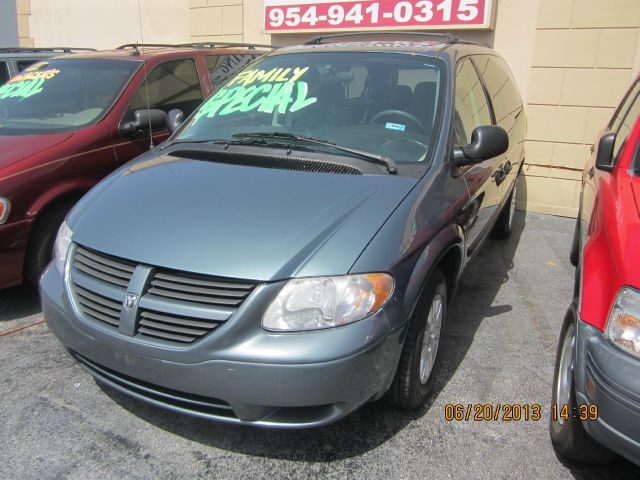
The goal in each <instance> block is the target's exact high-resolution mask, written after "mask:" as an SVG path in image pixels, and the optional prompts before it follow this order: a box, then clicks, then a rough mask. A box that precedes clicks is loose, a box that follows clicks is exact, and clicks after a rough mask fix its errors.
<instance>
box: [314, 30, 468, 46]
mask: <svg viewBox="0 0 640 480" xmlns="http://www.w3.org/2000/svg"><path fill="white" fill-rule="evenodd" d="M372 35H395V36H404V35H411V36H420V37H437V38H446V39H447V40H448V42H447V43H458V42H459V40H458V37H456V36H455V35H453V34H452V33H431V32H412V31H409V32H408V31H406V30H401V31H394V32H390V31H389V32H386V31H383V32H348V33H335V34H331V35H322V36H320V37H315V38H312V39H311V40H309V41H308V42H305V45H320V44H322V43H323V40H326V39H328V38H342V37H360V36H372Z"/></svg>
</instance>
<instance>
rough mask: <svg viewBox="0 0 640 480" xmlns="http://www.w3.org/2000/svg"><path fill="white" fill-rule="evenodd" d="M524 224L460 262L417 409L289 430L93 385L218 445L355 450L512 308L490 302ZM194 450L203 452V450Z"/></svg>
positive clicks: (318, 456) (299, 452)
mask: <svg viewBox="0 0 640 480" xmlns="http://www.w3.org/2000/svg"><path fill="white" fill-rule="evenodd" d="M524 225H525V215H524V213H522V212H518V213H517V214H516V218H515V220H514V228H513V232H512V235H511V237H510V238H509V239H508V240H503V241H495V240H488V241H487V243H486V244H485V245H484V246H483V248H482V249H481V251H480V252H479V253H478V256H477V257H476V258H475V259H474V260H473V261H472V262H471V263H470V264H469V266H468V268H467V269H466V271H465V273H464V275H463V278H462V280H461V284H460V289H459V291H458V294H457V295H456V297H455V299H454V302H453V304H452V307H451V309H450V311H449V320H450V325H454V328H449V329H446V330H445V334H444V337H443V341H442V343H441V347H440V348H441V349H442V350H441V355H442V356H441V358H440V370H439V374H438V377H437V378H436V382H435V387H434V393H433V395H432V396H431V398H430V399H429V401H428V402H427V404H426V405H425V406H424V407H422V408H421V409H419V410H418V411H416V412H401V411H398V410H395V409H394V408H392V407H391V406H389V405H388V404H386V403H385V401H384V400H381V401H378V402H374V403H370V404H367V405H364V406H363V407H362V408H360V409H359V410H357V411H356V412H354V413H352V414H351V415H349V416H348V417H347V418H345V419H343V420H341V421H339V422H337V423H335V424H333V425H329V426H327V427H322V428H317V429H312V430H293V431H292V430H264V429H257V428H253V427H245V426H237V425H225V424H220V423H215V422H211V421H207V420H203V419H198V418H193V417H189V416H185V415H180V414H176V413H172V412H168V411H165V410H162V409H160V408H156V407H153V406H149V405H147V404H145V403H143V402H140V401H138V400H135V399H132V398H130V397H128V396H126V395H124V394H121V393H120V392H118V391H115V390H113V389H111V388H110V387H107V386H104V385H100V384H99V385H100V388H101V389H102V390H103V391H104V392H105V393H106V394H107V395H108V396H109V397H111V398H112V399H113V400H114V401H116V402H117V403H119V404H120V405H121V406H123V407H124V408H126V409H127V410H129V411H130V412H131V413H133V414H134V415H136V416H138V417H141V418H143V419H144V420H146V421H148V422H150V423H152V424H154V425H156V426H158V427H159V428H162V429H164V430H168V431H170V432H172V433H174V434H176V435H180V436H182V437H185V438H188V439H190V440H192V441H195V442H198V443H201V444H203V445H207V446H211V447H215V448H218V449H224V450H228V451H233V452H237V453H242V454H245V455H252V456H260V457H269V458H279V459H288V460H298V461H314V462H317V461H332V460H339V459H344V458H349V457H354V456H357V455H361V454H363V453H365V452H367V451H370V450H372V449H374V448H376V447H378V446H379V445H381V444H383V443H384V442H386V441H388V440H389V439H390V438H392V437H393V436H394V435H396V433H398V432H399V431H401V430H402V429H404V428H405V427H406V426H407V425H408V424H410V423H411V422H412V421H414V420H417V419H419V418H420V417H422V416H423V415H424V414H426V413H427V412H428V411H429V408H430V407H431V405H432V404H433V402H434V400H435V399H436V398H437V396H438V394H439V393H440V391H441V390H442V388H443V387H444V386H445V385H446V384H447V383H448V381H449V380H450V379H451V377H452V376H453V374H454V373H455V371H456V370H457V368H458V366H459V365H460V362H461V361H462V359H463V358H464V357H465V355H466V353H467V351H468V349H469V347H470V345H471V343H472V341H473V336H474V334H475V331H476V329H477V328H478V326H479V325H480V323H481V322H482V320H483V319H484V318H486V317H492V316H495V315H499V314H501V313H504V312H507V311H510V310H511V306H510V305H499V306H492V302H493V300H494V298H495V296H496V294H497V292H498V290H499V289H500V287H501V285H503V284H504V283H505V282H506V281H507V280H508V279H509V271H510V270H511V269H512V268H513V256H514V254H515V251H516V249H517V247H518V243H519V240H520V236H521V234H522V230H523V229H524ZM465 304H466V305H469V304H472V305H474V308H473V309H468V308H467V309H463V308H462V307H460V305H465ZM462 332H464V334H462ZM194 454H195V455H197V454H196V453H195V452H194ZM199 454H200V455H205V454H204V453H202V452H199Z"/></svg>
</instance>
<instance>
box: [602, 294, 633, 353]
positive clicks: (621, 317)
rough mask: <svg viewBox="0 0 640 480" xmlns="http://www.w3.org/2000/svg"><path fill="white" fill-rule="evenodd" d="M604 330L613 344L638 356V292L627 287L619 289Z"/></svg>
mask: <svg viewBox="0 0 640 480" xmlns="http://www.w3.org/2000/svg"><path fill="white" fill-rule="evenodd" d="M606 332H607V337H608V338H609V340H611V342H613V343H614V344H615V345H617V346H618V347H620V348H621V349H622V350H625V351H626V352H628V353H631V354H632V355H635V356H637V357H640V292H638V291H637V290H634V289H632V288H629V287H623V288H622V289H620V292H619V293H618V296H617V297H616V301H615V303H614V304H613V308H612V309H611V314H610V315H609V321H608V322H607V330H606Z"/></svg>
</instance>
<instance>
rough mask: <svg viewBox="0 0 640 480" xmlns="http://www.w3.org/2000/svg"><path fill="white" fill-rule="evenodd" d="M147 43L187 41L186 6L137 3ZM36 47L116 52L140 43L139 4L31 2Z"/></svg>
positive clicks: (169, 1)
mask: <svg viewBox="0 0 640 480" xmlns="http://www.w3.org/2000/svg"><path fill="white" fill-rule="evenodd" d="M140 6H141V9H140V10H141V12H142V32H143V34H144V41H145V42H147V43H184V42H188V41H190V32H191V26H190V22H189V0H140ZM29 30H30V34H31V37H32V38H33V41H34V43H35V46H37V47H46V46H70V47H94V48H99V49H108V48H114V47H116V46H118V45H121V44H123V43H135V42H140V41H141V35H140V21H139V16H138V1H137V0H107V1H99V0H31V15H30V17H29Z"/></svg>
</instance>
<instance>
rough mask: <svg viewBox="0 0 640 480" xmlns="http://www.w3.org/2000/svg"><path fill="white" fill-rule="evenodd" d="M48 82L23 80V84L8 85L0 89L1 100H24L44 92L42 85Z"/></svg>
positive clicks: (40, 79)
mask: <svg viewBox="0 0 640 480" xmlns="http://www.w3.org/2000/svg"><path fill="white" fill-rule="evenodd" d="M45 81H46V80H45V79H44V78H38V79H35V80H23V81H21V82H14V83H6V84H5V85H2V86H1V87H0V99H5V98H16V97H18V98H20V99H21V100H24V99H25V98H29V97H31V96H33V95H36V94H38V93H40V92H42V90H43V88H42V85H43V84H44V82H45Z"/></svg>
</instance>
